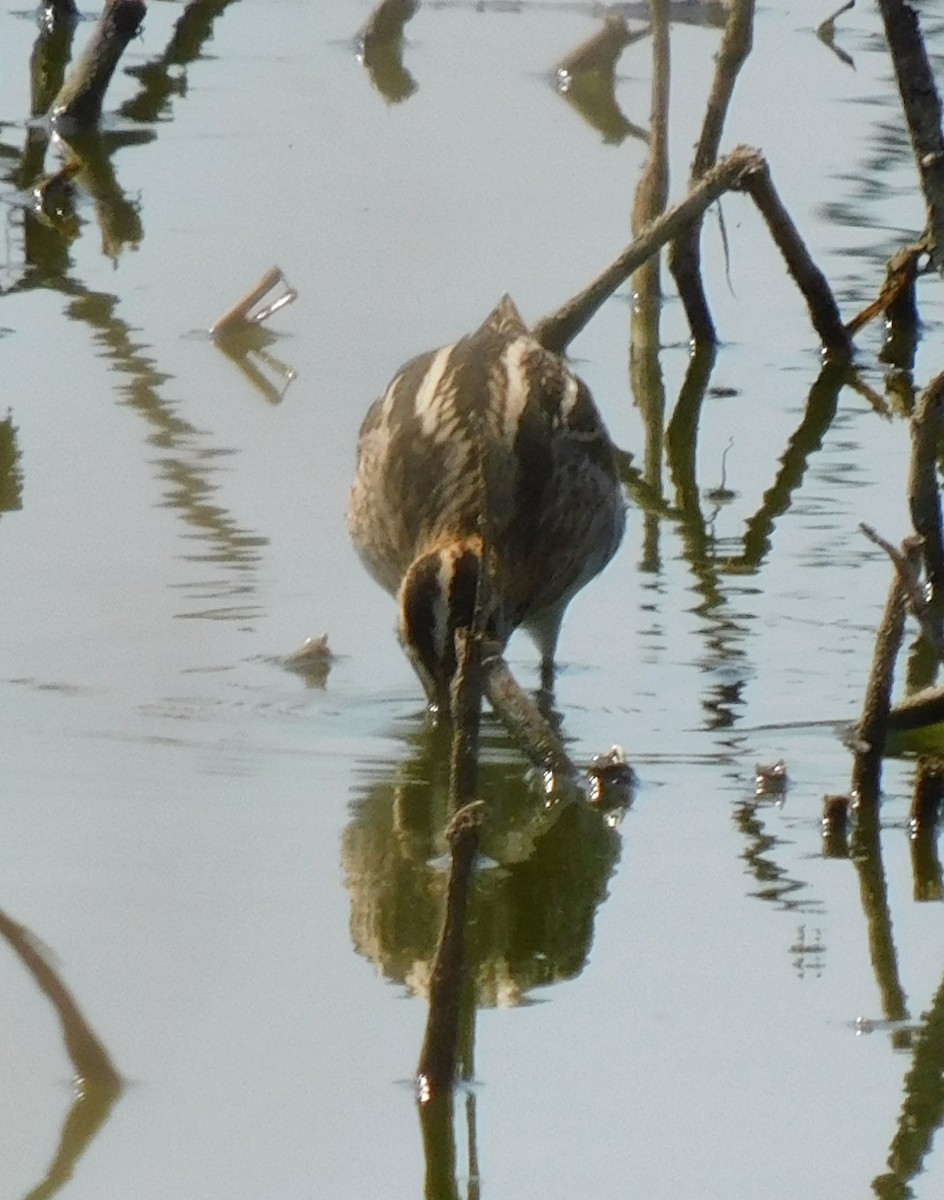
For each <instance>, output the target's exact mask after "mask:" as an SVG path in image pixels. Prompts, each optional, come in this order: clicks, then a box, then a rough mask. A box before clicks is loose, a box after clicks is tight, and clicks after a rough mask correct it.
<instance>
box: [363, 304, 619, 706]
mask: <svg viewBox="0 0 944 1200" xmlns="http://www.w3.org/2000/svg"><path fill="white" fill-rule="evenodd" d="M624 522H625V514H624V502H623V496H622V490H621V488H620V484H619V480H618V477H617V473H616V467H615V463H614V456H613V449H612V445H611V443H610V439H609V436H608V435H607V432H606V430H605V429H604V427H603V423H602V421H601V420H600V416H599V414H598V413H597V410H596V407H595V406H594V403H593V400H592V398H591V396H590V392H589V390H588V388H587V387H586V385H585V384H584V383H583V382H582V381H581V380H580V379H578V378H577V376H576V375H574V374H573V372H572V371H571V370H570V368H569V367H568V366H567V364H566V363H565V362H564V360H563V359H562V358H560V357H559V356H558V355H556V354H553V353H551V352H550V351H548V350H545V349H544V348H543V347H542V346H541V345H540V344H539V343H538V342H537V341H536V340H535V338H534V337H533V336H532V335H531V334H530V332H529V330H528V328H527V326H526V325H525V324H524V322H523V321H522V319H521V317H520V316H519V314H518V311H517V309H516V308H515V306H514V304H513V303H512V301H511V300H510V299H509V298H508V297H507V296H506V297H504V298H503V299H502V300H501V302H500V303H499V304H498V306H497V307H496V308H495V309H494V310H493V312H492V313H490V314H489V316H488V317H487V318H486V320H485V322H484V324H483V325H482V326H481V328H480V329H478V330H477V331H476V332H475V333H473V334H471V335H470V336H468V337H465V338H462V339H461V341H458V342H456V343H455V344H454V345H451V346H444V347H442V348H441V349H439V350H434V351H432V352H430V353H428V354H423V355H420V356H419V357H418V358H414V359H412V360H411V361H410V362H408V363H406V364H405V365H404V366H403V367H402V368H401V369H400V371H399V372H398V373H397V375H396V376H395V377H394V379H393V380H392V382H391V383H390V385H389V387H388V388H387V390H386V391H385V392H384V394H383V395H382V396H381V397H380V398H379V399H378V400H376V401H375V402H374V404H373V405H372V406H371V408H370V410H369V411H368V413H367V416H366V417H365V419H364V423H363V425H362V426H361V431H360V438H359V441H358V448H357V472H356V476H355V479H354V486H353V489H352V492H351V501H350V510H349V523H350V530H351V537H352V539H353V541H354V545H355V546H356V548H357V550H358V553H359V554H360V556H361V558H362V559H363V561H364V563H365V565H366V567H367V569H368V570H369V571H370V573H371V574H372V575H373V576H374V578H375V579H376V580H377V582H378V583H380V584H381V586H382V587H384V588H386V590H387V591H388V592H391V593H392V594H394V595H396V596H397V597H398V600H399V605H400V622H399V632H400V639H401V641H402V643H403V646H404V649H405V650H406V652H407V654H408V656H409V657H410V660H411V661H412V663H413V665H414V667H415V668H416V671H417V673H418V675H419V676H420V679H421V680H422V682H423V686H424V687H425V689H426V693H427V696H428V697H429V700H430V703H431V704H432V705H433V706H435V707H437V708H440V709H443V710H446V711H447V710H448V696H449V684H450V681H451V678H452V675H453V673H454V671H455V666H456V662H455V642H454V637H455V631H456V630H457V629H459V628H468V627H469V626H470V624H471V620H472V613H473V610H474V607H475V603H476V590H477V589H479V588H480V593H481V596H480V604H482V605H483V613H484V617H485V625H486V628H487V629H488V631H489V633H490V634H491V635H492V636H493V637H495V638H496V639H497V640H498V641H499V642H500V643H501V644H502V645H504V643H505V642H506V641H507V639H508V638H509V636H510V635H511V633H512V632H513V631H514V630H515V629H516V628H518V626H524V627H525V628H526V629H527V630H528V631H529V632H530V633H531V635H532V636H533V637H534V640H535V642H536V643H537V646H538V649H539V650H540V652H541V660H542V662H541V665H542V682H543V683H544V685H545V686H550V683H551V680H552V677H553V658H554V651H555V648H556V644H557V636H558V633H559V631H560V624H561V619H562V617H563V613H564V609H565V608H566V606H567V604H568V602H569V601H570V599H571V598H572V597H573V595H574V594H575V593H576V592H577V591H578V590H579V589H580V588H581V587H583V585H584V584H585V583H587V582H588V581H589V580H590V579H592V578H593V577H594V576H595V575H597V574H598V573H599V572H600V571H601V570H602V569H603V567H604V566H606V564H607V563H608V562H609V560H610V558H611V557H612V556H613V554H614V553H615V551H616V548H617V546H618V545H619V542H620V539H621V537H622V534H623V527H624ZM480 585H481V587H480Z"/></svg>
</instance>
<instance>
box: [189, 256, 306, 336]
mask: <svg viewBox="0 0 944 1200" xmlns="http://www.w3.org/2000/svg"><path fill="white" fill-rule="evenodd" d="M280 284H282V285H283V286H284V288H285V291H284V292H283V293H282V295H281V296H278V297H276V299H275V300H273V301H272V303H271V304H268V305H266V307H265V308H260V309H257V308H256V305H257V304H259V303H260V302H261V301H262V300H263V299H264V298H265V297H266V296H267V295H268V294H269V292H271V291H272V289H273V288H275V287H278V286H279V285H280ZM297 296H298V292H296V291H295V289H294V288H293V287H292V285H291V284H290V283H289V282H288V280H287V279H286V278H285V276H284V275H283V274H282V271H281V269H280V268H279V267H271V268H270V269H269V270H268V271H266V273H265V274H264V275H263V276H262V278H261V279H260V280H259V282H258V283H257V284H256V285H255V287H254V288H251V289H250V291H248V292H247V293H246V294H245V296H243V297H242V299H241V300H237V301H236V303H235V304H234V305H233V307H232V308H230V309H228V310H227V311H226V312H225V313H223V315H222V316H221V317H219V318H218V319H217V320H216V321H214V322H213V324H212V325H211V326H210V337H211V338H221V337H230V336H231V335H232V334H234V333H241V332H243V331H244V330H246V329H248V328H251V327H252V326H253V325H261V324H262V322H263V321H267V320H268V319H269V317H271V316H272V315H273V314H274V313H277V312H278V311H279V309H280V308H284V307H285V305H286V304H291V303H292V301H293V300H294V299H296V298H297Z"/></svg>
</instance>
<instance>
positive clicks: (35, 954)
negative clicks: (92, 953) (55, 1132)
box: [0, 911, 123, 1200]
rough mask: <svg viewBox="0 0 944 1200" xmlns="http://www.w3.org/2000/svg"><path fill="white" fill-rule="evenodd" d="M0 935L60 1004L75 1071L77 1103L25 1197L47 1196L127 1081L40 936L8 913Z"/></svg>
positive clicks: (68, 1173) (0, 918) (0, 919)
mask: <svg viewBox="0 0 944 1200" xmlns="http://www.w3.org/2000/svg"><path fill="white" fill-rule="evenodd" d="M0 937H3V938H4V939H5V940H6V942H7V943H8V945H9V946H10V947H11V949H12V950H13V952H14V953H15V954H16V955H17V957H18V958H19V959H20V961H21V962H22V963H23V965H24V966H25V967H26V969H27V970H28V971H29V973H30V974H31V975H32V977H33V980H34V982H35V984H36V986H37V987H38V988H39V990H40V991H41V992H42V993H43V995H44V996H46V997H47V999H48V1000H49V1001H50V1002H51V1003H52V1005H53V1007H54V1008H55V1010H56V1013H57V1014H58V1016H59V1021H60V1023H61V1025H62V1036H63V1041H64V1042H65V1047H66V1051H67V1052H68V1055H69V1058H70V1059H71V1061H72V1066H73V1068H74V1070H75V1086H74V1092H73V1100H72V1105H71V1107H70V1109H69V1111H68V1113H67V1114H66V1117H65V1120H64V1121H63V1124H62V1130H61V1132H60V1135H59V1145H58V1147H57V1148H56V1152H55V1154H54V1155H53V1158H52V1161H51V1162H50V1164H49V1167H48V1169H47V1171H46V1174H45V1176H44V1177H43V1179H42V1181H41V1182H40V1183H39V1184H37V1186H36V1187H35V1188H33V1189H32V1191H30V1192H29V1193H28V1194H27V1196H26V1198H25V1200H47V1198H48V1197H50V1196H54V1195H55V1194H56V1193H57V1192H58V1191H59V1190H60V1189H61V1188H62V1187H63V1186H64V1184H66V1183H68V1182H69V1180H70V1179H71V1178H72V1175H73V1173H74V1171H75V1168H76V1165H77V1163H78V1162H79V1160H80V1159H81V1157H82V1155H83V1154H84V1153H85V1150H86V1148H87V1147H88V1146H89V1145H90V1143H91V1142H92V1141H93V1140H94V1139H95V1137H96V1135H97V1134H98V1131H99V1130H100V1129H101V1127H102V1126H103V1125H104V1124H105V1122H106V1121H107V1120H108V1117H109V1115H110V1113H111V1110H112V1108H113V1107H114V1105H115V1103H116V1101H117V1100H118V1098H119V1096H120V1095H121V1092H122V1087H123V1084H122V1080H121V1076H120V1075H119V1074H118V1072H117V1071H116V1070H115V1068H114V1066H113V1064H112V1061H111V1059H110V1057H109V1055H108V1051H107V1050H106V1049H105V1047H104V1046H103V1045H102V1043H101V1042H100V1041H99V1039H98V1038H97V1037H96V1036H95V1033H94V1031H93V1030H92V1028H91V1026H90V1025H89V1023H88V1021H86V1019H85V1017H84V1015H83V1014H82V1011H81V1009H80V1008H79V1006H78V1004H77V1003H76V1001H75V998H74V997H73V995H72V993H71V992H70V991H69V989H68V988H67V987H66V986H65V984H64V983H63V982H62V980H61V979H60V978H59V976H58V974H57V973H56V971H55V970H54V969H53V968H52V966H51V965H50V963H49V961H48V958H47V955H46V954H45V952H44V951H43V949H42V947H41V944H40V942H39V939H38V938H37V937H36V936H35V935H34V934H33V933H31V932H30V930H28V929H27V928H26V926H25V925H18V924H17V923H16V922H15V921H13V920H11V919H10V917H8V916H7V915H6V913H4V912H2V911H0Z"/></svg>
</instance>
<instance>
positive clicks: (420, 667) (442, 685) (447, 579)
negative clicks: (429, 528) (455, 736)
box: [399, 536, 504, 714]
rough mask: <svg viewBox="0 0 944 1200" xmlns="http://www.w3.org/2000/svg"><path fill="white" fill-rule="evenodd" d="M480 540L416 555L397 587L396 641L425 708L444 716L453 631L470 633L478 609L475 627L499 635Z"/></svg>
mask: <svg viewBox="0 0 944 1200" xmlns="http://www.w3.org/2000/svg"><path fill="white" fill-rule="evenodd" d="M493 592H494V589H493V588H492V587H491V586H490V581H489V579H488V577H487V574H486V570H485V562H484V552H483V546H482V539H481V538H480V537H475V536H473V537H467V538H463V539H461V540H457V541H449V542H444V543H442V544H441V545H439V546H435V547H433V548H432V549H430V550H429V551H427V552H426V553H425V554H422V555H420V556H419V557H418V558H416V559H415V560H414V561H413V562H412V563H411V565H410V568H409V570H408V571H407V573H406V575H405V576H404V578H403V582H402V584H401V585H400V624H399V635H400V642H401V644H402V646H403V648H404V650H405V651H406V653H407V656H408V657H409V659H410V662H412V664H413V667H414V669H415V670H416V673H417V675H419V677H420V680H421V682H422V684H423V687H424V688H425V689H426V695H427V696H428V697H429V702H430V706H431V707H432V708H433V709H435V711H437V712H439V713H443V714H448V712H449V708H450V689H451V686H452V681H453V678H454V677H455V674H456V669H457V666H458V663H457V657H456V633H457V632H458V631H459V630H471V629H472V627H473V623H474V621H475V616H476V604H478V606H479V614H478V620H479V629H480V631H481V632H483V633H485V634H487V635H488V636H489V637H492V638H499V639H501V638H502V637H503V633H504V631H503V630H502V629H501V628H500V622H499V620H498V614H497V611H496V609H495V606H494V604H493V603H492V597H493Z"/></svg>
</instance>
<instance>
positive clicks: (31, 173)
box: [0, 0, 282, 620]
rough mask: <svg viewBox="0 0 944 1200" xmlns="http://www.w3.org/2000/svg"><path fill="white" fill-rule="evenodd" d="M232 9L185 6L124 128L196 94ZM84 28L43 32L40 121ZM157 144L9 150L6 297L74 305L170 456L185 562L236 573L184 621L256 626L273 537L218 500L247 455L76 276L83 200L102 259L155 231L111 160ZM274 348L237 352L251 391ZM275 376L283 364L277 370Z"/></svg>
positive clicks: (35, 60) (115, 136)
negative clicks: (12, 275)
mask: <svg viewBox="0 0 944 1200" xmlns="http://www.w3.org/2000/svg"><path fill="white" fill-rule="evenodd" d="M230 3H232V0H216V2H213V3H205V2H202V0H201V2H196V3H191V4H189V5H188V6H187V7H186V9H185V10H184V12H183V13H182V15H181V16H180V18H179V19H178V21H177V23H176V25H175V27H174V31H173V34H172V36H171V39H170V41H169V42H168V44H167V46H166V48H165V49H164V51H163V53H162V54H161V55H159V56H158V57H156V58H154V59H152V60H151V61H149V62H148V63H145V64H144V65H143V66H141V67H137V68H132V69H131V71H130V72H129V73H130V74H133V75H135V76H136V77H137V78H138V79H139V80H140V82H141V89H140V91H139V93H138V94H137V95H136V96H135V97H133V98H132V99H131V100H129V101H127V102H126V103H125V104H124V105H123V106H122V108H121V110H120V114H121V118H123V119H124V120H125V121H133V122H156V121H161V120H166V119H167V115H166V114H167V109H168V107H169V104H170V98H171V97H172V96H178V97H184V96H185V95H186V90H187V89H186V82H187V75H186V71H185V70H181V68H186V67H187V66H188V65H190V64H191V63H193V62H196V61H198V60H199V59H201V58H202V57H203V48H204V45H205V43H206V42H207V41H208V40H209V39H210V38H211V36H212V31H213V23H214V21H215V19H216V18H217V17H218V16H219V15H220V14H221V13H222V12H223V11H224V10H225V9H226V8H227V7H228V5H229V4H230ZM74 30H75V23H74V21H69V20H58V21H51V22H46V23H43V24H42V26H41V28H40V32H39V34H38V37H37V40H36V43H35V46H34V50H33V54H32V57H31V62H30V66H31V84H32V100H31V112H32V115H33V117H34V118H38V117H39V116H40V115H41V114H44V113H45V112H46V111H47V110H48V108H49V105H50V103H51V100H52V98H53V97H54V96H55V95H56V93H57V91H58V89H59V86H60V85H61V83H62V80H63V78H64V76H65V72H66V68H67V65H68V61H69V56H70V54H71V51H72V42H73V34H74ZM156 136H157V131H156V130H155V129H150V128H139V127H138V128H136V127H130V128H129V127H128V126H127V125H122V126H120V127H118V128H111V129H109V128H104V129H93V130H90V131H88V132H86V133H83V134H81V135H75V136H71V137H70V138H69V139H66V138H63V137H62V136H60V135H58V134H56V135H53V134H52V132H51V130H50V128H49V126H48V123H46V122H43V121H33V122H32V123H31V124H30V125H29V126H28V128H27V133H26V144H25V147H24V149H23V150H22V151H21V152H19V153H18V152H16V151H15V150H13V149H12V148H11V147H6V146H4V147H2V148H0V149H2V157H0V164H2V170H0V178H2V179H4V180H6V181H7V182H9V183H12V184H13V185H14V186H15V187H16V188H17V189H18V190H19V191H20V192H21V193H23V192H25V193H26V196H25V198H24V199H23V201H22V202H21V203H20V205H19V209H18V211H19V214H20V219H21V223H22V224H21V230H22V251H23V262H22V265H21V266H20V267H19V268H18V270H17V276H18V277H17V279H16V280H15V282H13V283H12V284H11V285H10V286H9V287H7V288H5V289H4V291H5V292H7V293H10V294H13V293H17V292H26V291H30V290H33V289H44V290H48V291H54V292H59V293H60V294H62V295H63V296H64V297H66V298H67V300H68V305H67V308H66V313H67V315H68V316H69V318H70V319H71V320H73V321H75V322H76V323H78V324H81V325H84V326H85V327H86V328H87V329H88V330H89V332H90V333H91V335H92V340H93V344H94V345H96V346H97V348H98V351H99V354H100V355H101V357H103V358H104V359H106V360H108V361H109V362H110V363H111V366H112V369H113V370H114V371H115V372H116V373H118V374H119V375H120V376H121V377H122V378H123V380H125V382H124V383H123V384H122V385H121V386H120V387H119V388H118V389H117V391H118V393H119V394H120V395H122V396H123V397H124V401H123V402H124V403H125V404H126V405H127V406H128V407H129V408H131V409H132V410H133V411H134V412H136V413H137V414H138V415H139V416H141V417H142V418H143V420H144V422H145V425H146V427H147V429H148V441H149V443H150V444H151V445H152V446H154V447H156V448H157V449H158V450H159V452H160V453H159V455H158V457H157V458H156V459H155V460H154V462H155V466H156V470H157V477H158V479H159V480H160V482H161V484H162V485H163V497H164V499H163V504H164V505H166V506H167V507H169V508H173V509H174V510H176V511H177V512H178V513H179V514H180V515H181V517H182V519H183V520H184V522H185V523H186V525H187V527H188V533H187V534H186V536H187V538H191V539H193V540H194V541H195V542H196V543H197V546H195V547H194V549H193V551H192V552H190V553H188V554H185V555H183V556H182V557H183V558H184V559H185V560H186V561H189V562H194V563H202V564H214V565H218V566H220V567H222V568H225V570H226V572H227V573H226V575H224V576H223V577H216V578H209V579H208V578H203V579H200V580H197V581H194V582H190V583H186V584H182V585H180V586H181V587H182V588H183V589H184V590H185V591H186V592H187V594H188V596H192V597H193V600H192V602H188V604H187V606H186V608H185V609H184V610H183V611H181V612H180V613H179V614H178V615H179V616H181V617H206V618H213V619H225V620H245V619H248V618H251V617H254V616H257V615H258V614H259V612H260V609H259V607H258V605H257V604H255V603H253V602H252V601H251V599H250V597H252V595H253V594H254V591H255V585H254V583H253V574H252V572H253V570H254V567H255V565H256V563H257V562H258V560H259V555H260V550H261V548H262V547H263V546H265V545H266V544H267V542H268V539H267V538H265V537H263V536H261V535H259V534H256V533H254V532H252V531H250V530H248V529H245V528H243V527H242V526H241V525H240V524H239V522H238V521H237V520H236V519H235V518H234V517H233V516H232V515H231V514H230V513H229V512H228V511H227V510H226V509H225V508H224V507H222V506H221V505H219V504H218V503H215V502H214V501H213V500H212V497H213V496H214V493H215V492H216V490H217V489H216V486H215V484H214V482H213V473H214V470H215V466H214V464H215V463H216V462H217V461H218V460H220V459H223V458H226V457H228V456H230V455H232V454H234V453H236V451H235V450H233V449H231V448H228V447H224V446H214V445H212V444H210V443H209V438H208V435H207V434H206V433H205V432H204V431H202V430H199V429H197V428H196V426H194V425H192V424H191V423H190V422H188V421H187V420H185V419H184V418H182V417H181V416H179V415H178V413H177V411H176V405H175V403H174V402H173V401H170V400H168V399H166V398H165V397H164V395H163V394H162V392H163V389H164V385H166V383H167V382H168V380H169V379H170V376H169V375H167V374H166V373H164V372H162V371H161V370H160V368H159V366H158V364H157V363H156V361H155V360H154V358H153V357H151V356H150V355H149V354H148V349H149V348H148V346H147V344H146V343H144V342H143V341H141V340H140V339H139V337H138V331H137V330H135V329H133V328H132V327H131V326H130V325H129V324H128V323H127V322H126V321H124V320H123V319H122V318H121V317H120V315H119V307H120V299H119V297H118V296H117V295H113V294H110V293H107V292H98V291H93V290H91V289H89V288H87V287H86V286H85V285H84V284H83V283H82V282H81V280H80V279H78V278H76V277H75V273H74V263H73V261H72V258H71V255H70V246H71V243H72V241H73V240H74V239H75V238H76V237H78V236H79V235H80V234H81V232H82V221H81V219H80V217H79V213H78V204H77V202H78V193H79V192H80V191H81V192H82V193H84V194H86V195H88V196H89V197H90V198H91V199H92V202H93V206H94V212H95V219H96V223H97V225H98V228H99V230H100V233H101V238H102V253H103V254H105V255H106V256H107V257H110V258H112V259H117V258H118V257H119V256H120V255H121V254H122V253H123V251H124V250H125V249H126V248H127V247H129V246H136V245H138V244H139V243H140V242H141V241H142V239H143V237H144V226H143V222H142V220H141V216H140V209H139V205H138V203H137V202H134V201H130V200H129V199H128V198H127V197H126V196H125V195H124V193H123V191H122V189H121V186H120V184H119V182H118V177H117V174H116V171H115V169H114V166H113V163H112V159H113V157H114V155H115V154H116V153H117V152H118V151H119V150H122V149H125V148H128V147H132V146H143V145H147V144H149V143H150V142H152V141H153V140H154V139H155V138H156ZM50 145H55V147H56V149H57V150H58V152H59V153H60V155H61V156H62V158H63V159H64V166H63V167H62V169H60V170H58V171H56V172H55V174H54V175H52V176H49V177H46V178H43V177H42V175H43V170H44V164H45V161H46V155H47V152H48V150H49V147H50ZM267 341H268V339H267V337H266V335H263V342H262V345H261V346H260V344H259V339H258V338H257V339H255V340H254V341H253V342H252V343H251V344H249V345H247V346H243V347H236V348H233V350H232V351H231V353H230V358H231V359H232V360H233V361H234V362H236V364H237V366H239V367H240V368H241V369H244V373H245V374H246V377H247V379H248V380H249V382H251V383H254V382H255V380H254V378H253V371H254V368H253V366H252V364H251V363H248V362H247V361H246V360H247V359H248V355H249V353H250V352H252V351H254V352H259V350H260V349H263V348H264V345H265V344H267ZM276 366H277V367H281V366H282V364H278V363H277V361H276ZM270 386H271V385H269V384H268V383H265V385H264V386H263V387H262V388H260V389H259V390H260V391H261V392H262V394H263V395H264V396H266V398H270V394H269V391H268V390H267V389H268V388H269V387H270ZM10 428H11V430H12V428H13V426H12V424H11V425H10ZM7 478H8V479H11V480H12V479H16V478H19V490H20V491H21V489H22V478H21V476H13V475H11V474H10V473H9V471H8V473H7ZM234 575H235V578H234Z"/></svg>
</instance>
